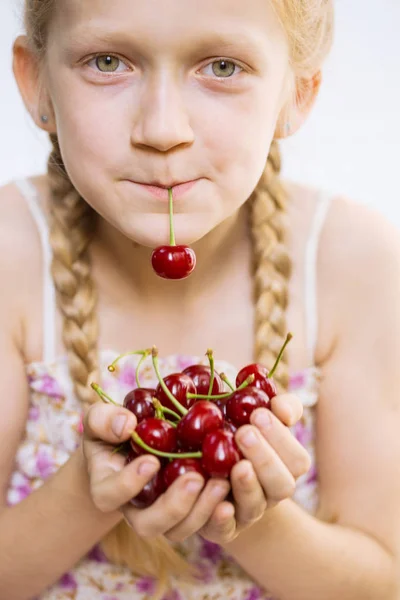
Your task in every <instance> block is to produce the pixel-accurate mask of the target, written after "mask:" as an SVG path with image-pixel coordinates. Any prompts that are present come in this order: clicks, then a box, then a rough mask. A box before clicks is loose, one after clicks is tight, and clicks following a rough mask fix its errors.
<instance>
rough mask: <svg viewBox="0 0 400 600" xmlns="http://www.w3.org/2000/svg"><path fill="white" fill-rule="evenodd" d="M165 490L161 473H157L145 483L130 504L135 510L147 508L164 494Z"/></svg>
mask: <svg viewBox="0 0 400 600" xmlns="http://www.w3.org/2000/svg"><path fill="white" fill-rule="evenodd" d="M165 489H166V487H165V483H164V476H163V472H162V470H160V471H157V473H156V474H155V475H154V477H153V478H152V479H150V481H149V482H148V483H146V485H145V486H144V487H143V489H142V491H141V492H140V493H139V494H138V495H137V496H135V497H134V498H132V499H131V501H130V504H133V506H134V507H135V508H147V507H148V506H151V504H153V503H154V502H155V501H156V500H157V498H158V497H159V496H161V494H163V493H164V492H165Z"/></svg>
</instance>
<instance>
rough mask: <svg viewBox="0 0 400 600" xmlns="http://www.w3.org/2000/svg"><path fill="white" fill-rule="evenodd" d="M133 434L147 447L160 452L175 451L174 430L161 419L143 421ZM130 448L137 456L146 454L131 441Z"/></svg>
mask: <svg viewBox="0 0 400 600" xmlns="http://www.w3.org/2000/svg"><path fill="white" fill-rule="evenodd" d="M135 433H136V434H137V435H138V436H139V437H140V439H141V440H143V442H144V443H145V444H147V446H149V447H150V448H152V449H154V450H159V451H160V452H175V450H176V449H177V439H176V430H175V428H174V427H173V425H170V423H167V421H163V420H162V419H155V418H150V419H145V420H144V421H141V422H140V423H139V424H138V425H137V427H136V429H135ZM131 445H132V448H133V449H134V450H135V451H136V452H137V453H138V454H147V451H146V450H144V449H143V448H141V447H140V446H139V444H137V443H136V442H135V441H134V440H133V439H132V440H131Z"/></svg>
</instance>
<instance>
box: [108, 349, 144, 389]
mask: <svg viewBox="0 0 400 600" xmlns="http://www.w3.org/2000/svg"><path fill="white" fill-rule="evenodd" d="M134 354H139V355H141V357H142V358H141V359H140V361H139V363H138V366H137V367H136V371H135V378H136V385H137V387H138V388H140V387H141V386H140V381H139V369H140V367H141V366H142V363H143V361H144V360H146V358H147V357H148V356H150V354H151V350H150V349H147V350H135V351H134V352H125V354H121V355H120V356H118V357H117V358H116V359H115V360H114V362H112V363H111V365H109V366H108V370H109V371H110V373H115V370H116V369H115V367H116V365H117V363H118V362H119V361H120V360H121V358H126V357H127V356H133V355H134Z"/></svg>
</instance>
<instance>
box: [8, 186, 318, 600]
mask: <svg viewBox="0 0 400 600" xmlns="http://www.w3.org/2000/svg"><path fill="white" fill-rule="evenodd" d="M17 185H18V186H19V188H20V190H21V192H22V193H23V195H24V197H25V198H26V201H27V204H28V206H29V208H30V210H31V213H32V216H33V218H34V219H35V221H36V223H37V225H38V229H39V233H40V236H41V240H42V246H43V258H44V263H45V264H44V297H43V298H44V316H45V319H44V329H45V331H44V356H43V361H41V362H35V363H31V364H28V365H27V366H26V373H27V378H28V381H29V388H30V392H31V398H30V410H29V416H28V421H27V423H26V430H25V435H24V438H23V440H22V442H21V443H20V446H19V448H18V451H17V455H16V459H15V466H14V470H13V474H12V477H11V480H10V485H9V489H8V497H7V500H8V504H9V505H10V506H12V505H15V504H17V503H18V502H21V501H22V500H23V499H24V498H26V497H27V496H28V495H29V494H30V493H31V492H32V491H34V490H35V489H37V488H38V487H39V486H41V485H42V483H43V482H44V481H45V480H46V478H48V477H49V476H51V475H52V474H53V473H54V472H55V471H56V470H57V469H58V468H59V467H61V466H62V465H63V464H64V463H65V462H66V461H67V460H68V458H69V457H70V455H72V454H73V453H74V452H75V450H76V449H77V447H78V446H79V443H80V436H81V433H82V426H81V417H82V407H81V405H80V403H79V401H78V400H77V399H76V397H75V395H74V392H73V386H72V381H71V379H70V377H69V373H68V366H67V359H66V357H65V356H62V357H57V356H55V352H54V348H55V335H54V322H55V320H54V317H55V310H56V304H55V292H54V287H53V284H52V280H51V277H50V274H49V264H50V260H51V251H50V247H49V242H48V231H47V225H46V220H45V217H44V215H43V213H42V212H41V209H40V207H39V204H38V202H37V191H36V189H35V188H34V187H33V185H32V183H30V182H29V181H28V180H22V181H19V182H17ZM328 207H329V196H328V195H327V194H322V195H321V200H320V202H319V204H318V207H317V211H316V215H315V219H314V225H313V227H312V231H311V235H310V238H309V242H308V245H307V252H306V265H305V269H306V273H305V274H306V282H307V285H306V299H305V310H306V318H307V321H306V322H307V330H308V346H309V348H308V349H309V356H310V367H309V368H307V369H305V370H304V371H301V372H300V373H294V374H292V376H291V384H290V388H291V390H293V391H294V392H295V393H296V394H297V395H298V396H299V397H300V398H301V400H302V402H303V405H304V414H303V418H302V419H301V421H300V422H299V423H297V424H296V426H295V427H294V428H293V432H294V434H295V436H296V437H297V439H298V440H299V441H300V442H301V443H302V444H303V445H304V446H305V447H306V448H307V450H308V452H309V453H310V456H311V459H312V467H311V469H310V471H309V472H308V473H307V474H306V475H304V476H303V477H301V478H300V479H299V480H298V482H297V487H296V492H295V495H294V500H295V501H296V502H298V503H299V504H300V505H301V506H303V507H304V508H305V509H306V510H307V511H309V512H311V513H313V512H314V511H315V509H316V507H317V502H318V486H317V472H316V467H315V453H314V418H315V414H314V413H315V405H316V403H317V401H318V382H319V376H320V373H319V370H318V368H317V367H315V366H314V365H313V364H312V359H313V356H314V350H315V344H316V335H317V323H316V321H317V319H316V281H315V270H316V269H315V265H316V258H317V248H318V238H319V234H320V231H321V228H322V225H323V222H324V219H325V215H326V213H327V210H328ZM118 353H119V352H117V351H114V350H107V349H104V350H101V351H100V366H101V371H100V372H101V374H102V387H103V388H104V389H105V390H106V391H107V392H108V393H109V394H110V395H111V396H112V397H113V398H114V399H115V400H117V401H120V402H121V403H122V401H123V398H124V396H125V394H126V393H127V392H128V391H130V390H131V389H132V388H133V387H135V365H136V362H137V360H138V358H137V357H129V358H127V359H124V360H123V361H121V363H120V368H119V369H118V371H117V373H114V374H112V373H109V372H108V371H107V366H108V365H109V364H110V363H111V362H112V361H113V360H114V359H115V358H116V356H117V355H118ZM197 362H199V363H201V362H203V363H204V364H207V359H206V358H204V357H203V358H199V357H193V356H182V355H179V356H178V355H173V356H168V357H164V358H163V357H160V370H161V373H162V375H163V376H165V375H166V374H168V373H172V372H178V371H182V370H183V369H184V368H186V367H187V366H189V365H190V364H194V363H197ZM215 367H216V370H217V371H219V372H222V371H223V372H224V373H225V374H226V375H227V376H228V378H229V379H230V380H234V379H235V376H236V372H237V370H236V369H235V367H234V366H233V365H230V364H228V363H227V362H224V361H221V360H216V364H215ZM140 378H141V383H142V385H143V387H154V386H155V385H156V379H155V376H154V372H153V369H152V364H151V359H150V358H148V359H147V360H146V361H145V362H144V364H143V366H142V369H141V375H140ZM177 546H178V549H179V551H180V552H181V553H182V554H184V556H185V557H186V558H187V560H188V561H189V562H192V563H194V564H195V565H196V566H197V567H198V568H200V571H201V573H202V578H201V581H199V586H193V588H190V590H189V591H188V589H187V588H186V587H185V588H184V589H183V588H181V587H180V585H179V582H177V584H176V587H175V588H174V589H173V591H172V592H170V593H169V594H168V596H166V597H165V600H228V599H229V600H267V599H270V600H272V596H271V595H269V594H268V592H266V591H265V590H262V589H260V588H259V587H258V586H257V585H256V584H255V583H254V581H252V580H251V578H250V577H249V576H248V575H247V574H246V573H245V572H244V571H243V569H242V568H241V567H240V566H239V565H238V564H237V563H236V562H235V561H234V560H233V559H232V558H231V557H230V556H229V555H228V554H227V553H226V552H225V551H224V550H223V549H222V548H221V547H220V546H218V545H216V544H213V543H210V542H208V541H205V540H203V539H202V538H201V537H200V536H197V535H195V536H192V537H191V538H189V539H188V540H185V541H184V542H182V543H179V544H177ZM154 588H155V582H154V581H153V580H152V579H150V578H148V577H137V576H134V575H132V573H131V572H130V571H129V570H128V569H126V568H124V567H119V566H115V565H112V564H110V563H109V562H108V561H107V560H106V559H105V557H104V555H103V554H102V552H101V550H100V549H99V547H97V546H96V547H94V548H93V549H92V551H91V552H90V553H89V554H88V555H87V556H86V557H84V558H83V559H81V561H80V562H79V563H78V564H77V565H76V566H75V568H74V569H73V570H72V571H70V572H69V573H66V574H65V575H64V576H63V577H62V578H61V579H60V581H59V582H58V583H57V584H55V585H54V586H52V587H51V588H49V589H48V590H47V591H46V592H44V593H43V594H42V595H41V596H40V600H146V599H147V598H148V597H149V594H151V592H152V591H153V589H154ZM274 600H276V599H274Z"/></svg>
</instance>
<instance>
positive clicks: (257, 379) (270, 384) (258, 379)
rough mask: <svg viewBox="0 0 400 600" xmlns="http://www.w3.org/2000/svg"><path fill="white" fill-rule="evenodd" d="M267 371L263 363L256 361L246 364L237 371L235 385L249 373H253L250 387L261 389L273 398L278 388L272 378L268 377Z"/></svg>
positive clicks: (238, 384)
mask: <svg viewBox="0 0 400 600" xmlns="http://www.w3.org/2000/svg"><path fill="white" fill-rule="evenodd" d="M268 373H269V371H268V369H267V368H266V367H264V366H263V365H260V364H257V363H254V364H252V365H247V367H243V369H242V370H241V371H239V373H238V375H237V377H236V387H239V386H240V385H241V384H242V383H243V382H244V381H245V380H246V379H247V378H248V377H249V376H250V375H254V381H253V382H252V384H251V385H252V387H256V388H258V389H259V390H262V391H263V392H265V393H266V394H267V395H268V397H269V398H274V397H275V396H276V395H277V393H278V390H277V387H276V385H275V382H274V380H273V379H272V378H271V379H268Z"/></svg>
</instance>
